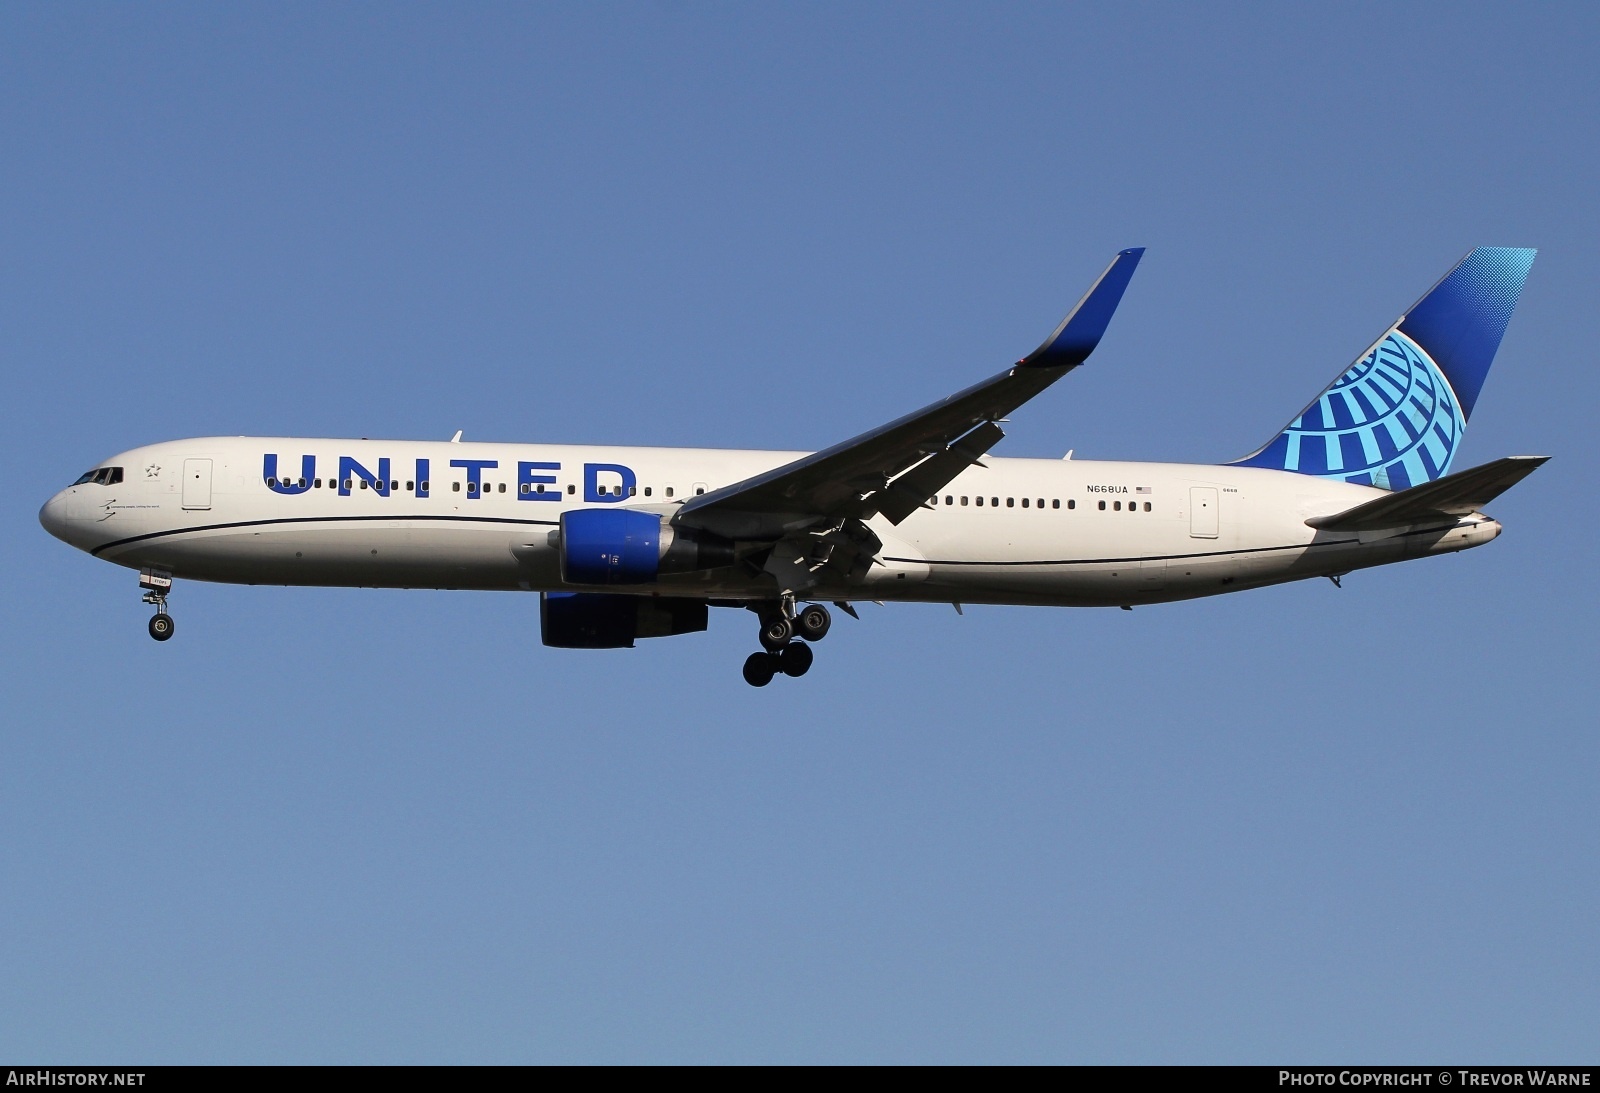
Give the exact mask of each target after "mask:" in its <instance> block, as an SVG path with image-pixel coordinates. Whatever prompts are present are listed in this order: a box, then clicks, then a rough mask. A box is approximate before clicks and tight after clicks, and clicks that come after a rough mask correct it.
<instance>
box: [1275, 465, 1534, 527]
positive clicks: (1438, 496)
mask: <svg viewBox="0 0 1600 1093" xmlns="http://www.w3.org/2000/svg"><path fill="white" fill-rule="evenodd" d="M1549 458H1550V457H1549V456H1547V455H1508V456H1506V457H1505V458H1504V459H1496V460H1495V461H1494V462H1492V463H1485V464H1484V465H1483V466H1481V467H1473V468H1472V469H1471V470H1466V471H1461V472H1460V473H1458V474H1451V475H1446V476H1445V477H1444V478H1440V479H1436V480H1435V481H1432V482H1425V483H1423V484H1422V485H1420V486H1412V487H1411V488H1410V489H1409V490H1401V491H1400V492H1399V493H1392V494H1390V495H1389V496H1388V497H1380V498H1378V499H1377V500H1376V501H1368V502H1367V503H1366V504H1364V505H1357V506H1356V507H1355V508H1353V509H1346V510H1345V511H1343V512H1340V513H1335V514H1334V515H1332V516H1314V517H1312V518H1311V519H1309V520H1307V521H1306V524H1307V525H1308V526H1310V527H1314V528H1316V529H1317V530H1319V531H1380V530H1383V529H1385V528H1397V527H1407V526H1410V525H1412V524H1426V523H1431V522H1433V521H1436V520H1448V519H1451V518H1454V517H1458V516H1466V515H1468V514H1469V513H1473V512H1477V511H1478V510H1479V509H1481V508H1483V506H1485V505H1487V504H1488V503H1489V502H1490V501H1493V500H1494V499H1495V498H1496V497H1499V496H1500V495H1501V494H1502V493H1504V492H1506V490H1509V489H1510V488H1511V487H1512V486H1515V485H1516V484H1517V483H1518V482H1521V481H1522V480H1523V479H1524V478H1526V477H1528V475H1530V474H1532V473H1533V472H1534V471H1536V470H1538V469H1539V468H1540V467H1541V466H1542V465H1543V464H1544V463H1545V461H1546V460H1548V459H1549Z"/></svg>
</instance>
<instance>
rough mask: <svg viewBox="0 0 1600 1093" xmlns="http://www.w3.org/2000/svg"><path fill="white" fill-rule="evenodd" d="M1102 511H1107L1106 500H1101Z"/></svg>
mask: <svg viewBox="0 0 1600 1093" xmlns="http://www.w3.org/2000/svg"><path fill="white" fill-rule="evenodd" d="M1100 511H1101V512H1104V511H1106V503H1105V502H1104V501H1102V502H1100Z"/></svg>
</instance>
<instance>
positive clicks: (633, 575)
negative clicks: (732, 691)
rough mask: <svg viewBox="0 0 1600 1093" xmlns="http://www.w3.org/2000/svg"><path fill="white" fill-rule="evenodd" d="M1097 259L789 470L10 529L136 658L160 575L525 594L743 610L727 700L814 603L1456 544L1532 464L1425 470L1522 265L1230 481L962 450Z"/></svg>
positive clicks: (1222, 580) (1065, 350) (1384, 559)
mask: <svg viewBox="0 0 1600 1093" xmlns="http://www.w3.org/2000/svg"><path fill="white" fill-rule="evenodd" d="M1143 254H1144V249H1143V248H1133V249H1130V250H1125V251H1121V252H1120V253H1118V254H1117V255H1116V257H1115V258H1114V259H1113V260H1112V262H1111V264H1110V265H1109V266H1108V267H1107V268H1106V270H1105V272H1104V273H1102V274H1101V275H1100V277H1099V278H1098V279H1097V280H1096V281H1095V282H1094V284H1093V285H1092V286H1091V287H1090V289H1089V291H1088V292H1087V293H1086V294H1085V295H1084V296H1083V298H1082V299H1081V300H1080V301H1079V302H1078V304H1077V306H1076V307H1074V308H1073V309H1072V311H1071V312H1069V313H1068V315H1067V316H1066V318H1064V319H1063V320H1062V321H1061V323H1060V324H1059V325H1058V326H1057V327H1056V329H1055V331H1054V332H1053V333H1052V334H1051V335H1050V337H1048V338H1046V339H1045V341H1044V342H1043V344H1041V345H1040V346H1039V347H1038V348H1037V349H1035V350H1034V351H1033V352H1032V353H1029V354H1028V355H1027V356H1025V357H1023V358H1022V359H1021V360H1019V361H1017V362H1016V364H1014V365H1012V366H1011V367H1009V368H1007V369H1005V370H1004V371H1002V372H1000V373H998V374H997V375H995V376H992V377H990V378H989V379H986V380H984V381H982V382H980V383H977V384H975V385H973V386H971V387H968V388H967V389H965V390H963V391H960V392H958V393H956V394H953V395H951V396H950V397H948V398H946V399H943V400H941V401H939V402H936V403H933V404H932V405H930V406H927V407H924V408H923V409H921V410H918V411H916V412H914V413H911V414H907V415H906V416H904V417H901V418H898V419H896V420H894V421H891V422H889V423H888V424H886V425H883V426H880V427H879V428H876V429H872V430H870V431H868V432H866V433H863V434H861V435H860V436H857V437H854V438H853V439H850V440H846V441H844V442H843V443H840V444H836V445H834V446H833V447H831V448H825V449H823V450H821V451H818V452H787V451H784V452H779V451H739V450H719V449H711V448H698V449H688V448H682V449H680V448H644V447H621V446H579V445H558V444H496V443H468V442H465V441H463V440H462V439H461V433H460V432H457V433H456V435H455V437H454V438H453V439H452V440H450V441H447V442H446V441H439V442H422V441H386V440H365V439H363V440H328V439H300V438H264V439H263V438H251V437H207V438H202V439H194V440H177V441H170V442H166V443H160V444H152V445H149V446H146V447H140V448H134V449H132V450H130V451H126V452H123V453H121V454H119V455H116V456H113V457H112V458H111V459H109V460H106V461H105V462H103V463H101V464H98V465H97V466H95V467H94V468H92V469H91V470H89V471H87V472H85V473H84V474H83V476H82V477H80V478H79V479H78V480H77V481H76V482H74V483H73V484H72V485H70V486H68V487H67V488H66V489H64V490H62V491H61V492H59V493H57V494H56V495H55V496H54V497H52V498H51V499H50V500H49V501H48V502H46V503H45V505H44V507H43V509H41V511H40V513H39V520H40V523H41V524H43V525H44V527H45V529H46V530H48V531H49V532H50V533H51V534H52V535H54V536H56V537H57V538H60V539H62V540H64V541H65V542H67V543H69V544H71V545H73V546H75V547H78V548H80V549H82V550H84V551H87V552H88V553H89V554H92V555H94V556H95V557H97V558H103V559H105V560H106V561H110V562H114V563H116V564H118V565H121V566H126V567H128V568H130V569H137V570H138V571H139V583H140V587H141V589H142V590H143V592H144V597H143V598H144V602H145V603H147V604H150V605H152V606H154V608H155V613H154V615H153V617H152V618H151V619H150V623H149V630H150V635H151V636H152V637H153V638H155V639H156V640H158V641H166V640H168V639H169V638H171V637H172V635H173V632H174V625H173V620H172V616H171V614H169V613H168V610H167V597H168V595H169V593H170V592H171V589H172V584H173V581H174V580H176V579H180V578H182V579H188V580H199V581H223V582H232V583H242V584H279V585H322V586H345V587H349V586H356V587H378V588H439V589H503V590H508V591H525V592H537V593H539V598H540V622H541V630H542V640H543V642H544V644H545V645H548V646H555V647H561V648H579V649H614V648H632V647H633V646H634V643H635V641H636V640H637V639H640V638H648V637H663V636H669V635H675V634H687V633H694V632H698V631H702V630H705V629H707V626H708V619H709V615H710V611H709V609H710V608H712V607H730V608H745V609H748V610H750V611H752V612H754V614H755V615H756V617H757V620H758V622H759V627H758V637H759V643H760V645H761V649H760V651H758V652H754V653H752V654H750V656H749V657H748V659H746V661H745V663H744V669H743V674H744V678H745V680H746V681H747V682H748V683H750V684H751V685H753V686H756V687H764V686H766V685H767V684H769V683H770V682H771V681H772V680H773V679H774V678H775V677H776V676H777V675H780V674H781V675H785V676H791V677H798V676H801V675H804V674H805V673H806V672H807V670H809V669H810V667H811V664H812V659H813V654H812V650H811V647H810V643H814V642H817V641H820V640H821V639H822V638H823V637H824V636H825V635H826V634H827V633H828V630H829V628H830V626H831V625H832V615H831V613H830V612H829V610H828V605H829V604H832V605H833V606H836V607H838V608H840V609H841V610H843V611H845V612H846V613H848V614H850V615H851V616H853V617H856V618H859V617H860V616H859V614H858V613H857V611H856V609H855V607H854V606H853V605H854V603H855V602H859V601H862V600H867V601H872V602H880V603H882V602H893V601H918V602H937V603H950V604H954V605H955V607H956V609H957V610H958V611H959V610H961V608H962V605H964V604H1018V605H1036V606H1050V605H1056V606H1077V607H1088V606H1100V607H1121V608H1130V609H1131V608H1132V607H1135V606H1140V605H1145V604H1155V603H1164V602H1169V601H1175V600H1186V599H1192V598H1196V597H1200V596H1212V595H1218V594H1221V593H1226V592H1237V591H1242V590H1244V589H1247V588H1260V587H1263V586H1266V585H1273V584H1280V583H1283V582H1286V581H1296V580H1304V579H1307V578H1314V577H1327V578H1330V579H1331V580H1332V581H1333V583H1334V584H1336V585H1337V584H1339V583H1340V579H1341V578H1342V577H1343V576H1344V575H1345V574H1347V573H1350V572H1351V571H1353V570H1357V569H1364V568H1367V567H1371V566H1378V565H1386V564H1389V563H1391V562H1398V561H1402V560H1404V559H1408V558H1415V557H1420V556H1423V555H1430V554H1444V553H1450V552H1453V551H1459V550H1466V549H1469V548H1471V547H1475V546H1480V545H1482V544H1484V543H1487V542H1489V541H1490V540H1492V539H1494V538H1496V537H1497V536H1498V535H1499V534H1500V531H1501V526H1500V524H1499V523H1498V522H1497V521H1495V520H1494V519H1492V518H1490V517H1489V516H1486V515H1485V514H1484V513H1483V512H1482V511H1481V510H1482V508H1483V506H1485V505H1487V504H1488V503H1489V502H1490V501H1492V500H1494V499H1495V498H1496V497H1498V496H1499V495H1500V494H1501V493H1502V492H1504V491H1505V490H1507V489H1509V488H1510V487H1511V486H1513V485H1515V484H1516V483H1517V482H1519V481H1521V480H1522V479H1523V478H1524V477H1526V476H1527V475H1529V474H1531V473H1532V472H1533V471H1534V470H1535V469H1537V468H1538V467H1539V466H1540V465H1541V464H1543V463H1544V462H1545V461H1546V459H1547V458H1548V457H1546V456H1508V457H1505V458H1501V459H1497V460H1494V461H1493V462H1490V463H1486V464H1484V465H1482V466H1478V467H1474V468H1471V469H1470V470H1464V471H1459V472H1455V473H1451V471H1450V467H1451V463H1452V461H1453V459H1454V457H1455V454H1456V451H1457V449H1458V448H1459V447H1460V444H1461V440H1462V436H1463V432H1464V430H1465V427H1466V424H1467V420H1468V418H1469V417H1470V416H1471V414H1472V410H1473V407H1474V406H1475V405H1476V403H1477V400H1478V395H1479V392H1480V391H1481V389H1482V387H1483V382H1484V379H1485V377H1486V376H1487V374H1488V371H1489V366H1490V364H1491V363H1492V362H1493V359H1494V356H1495V353H1496V351H1497V350H1498V348H1499V346H1500V341H1501V339H1502V337H1503V335H1504V333H1505V329H1506V325H1507V323H1509V321H1510V318H1511V312H1512V309H1513V308H1514V307H1515V305H1516V302H1517V299H1518V297H1519V296H1520V294H1521V291H1522V286H1523V283H1524V282H1525V280H1526V278H1527V275H1528V271H1529V270H1530V269H1531V268H1532V265H1533V258H1534V254H1535V252H1534V251H1533V250H1531V249H1524V248H1508V247H1481V248H1478V249H1477V250H1474V251H1471V252H1470V253H1469V254H1467V255H1466V257H1464V258H1463V259H1462V260H1461V261H1460V262H1459V263H1457V265H1456V266H1455V267H1454V268H1452V269H1451V270H1450V272H1449V273H1447V274H1446V275H1445V276H1444V278H1443V279H1442V280H1440V281H1439V282H1438V284H1436V285H1435V286H1434V287H1433V288H1432V289H1430V290H1429V291H1428V292H1427V293H1426V294H1425V295H1423V297H1422V298H1421V299H1420V300H1418V301H1417V303H1416V304H1415V305H1414V306H1413V307H1412V308H1411V309H1410V310H1408V311H1407V312H1406V313H1405V314H1404V315H1402V316H1401V317H1400V318H1399V319H1398V320H1396V321H1395V322H1394V323H1393V324H1392V325H1391V326H1390V327H1389V328H1388V329H1387V330H1386V331H1384V333H1383V335H1382V336H1381V337H1379V338H1378V340H1377V341H1376V342H1374V343H1373V344H1372V345H1371V346H1369V347H1368V348H1367V350H1366V351H1365V352H1364V353H1363V354H1361V356H1359V357H1358V358H1357V359H1356V362H1355V364H1353V365H1351V366H1350V367H1348V368H1347V369H1345V370H1343V371H1341V372H1340V373H1339V374H1338V376H1336V377H1335V379H1334V381H1333V382H1332V383H1331V384H1330V385H1329V386H1328V387H1327V388H1326V389H1324V390H1323V391H1322V393H1321V394H1319V395H1318V396H1317V397H1316V398H1315V399H1313V400H1312V402H1311V403H1310V404H1309V405H1308V406H1307V407H1306V408H1305V409H1304V410H1302V411H1301V412H1300V413H1299V414H1298V415H1296V416H1295V418H1294V419H1293V420H1291V421H1290V422H1289V424H1288V425H1286V426H1284V428H1283V429H1282V430H1281V431H1279V432H1278V433H1277V434H1275V435H1274V436H1273V437H1272V439H1271V440H1269V441H1268V442H1267V443H1266V444H1264V445H1262V446H1261V447H1260V448H1258V449H1257V450H1256V451H1254V452H1252V453H1251V454H1249V455H1247V456H1245V457H1243V458H1241V459H1236V460H1234V461H1232V462H1230V463H1225V464H1221V465H1208V464H1171V463H1129V462H1098V461H1091V460H1080V459H1073V458H1072V453H1071V452H1069V453H1068V454H1067V457H1066V458H1064V459H1014V458H1002V457H997V456H991V455H989V452H990V450H991V449H993V448H994V446H995V445H996V444H997V443H998V442H999V441H1000V439H1001V438H1002V437H1003V436H1004V435H1005V433H1004V431H1003V430H1002V428H1001V425H1002V423H1004V422H1008V421H1009V415H1011V414H1012V413H1014V412H1015V411H1016V410H1017V409H1018V408H1020V407H1021V406H1022V405H1023V404H1024V403H1026V402H1027V401H1028V400H1029V399H1031V398H1033V397H1034V396H1035V395H1038V394H1039V393H1040V392H1042V391H1043V390H1045V389H1046V388H1047V387H1049V386H1050V385H1051V384H1053V383H1055V381H1056V380H1058V379H1060V378H1061V377H1062V376H1065V375H1066V374H1067V373H1068V372H1071V371H1072V370H1073V369H1075V368H1077V367H1078V366H1079V365H1081V364H1083V363H1084V361H1086V360H1087V359H1088V358H1089V355H1090V354H1091V353H1092V352H1093V351H1094V350H1095V348H1096V346H1098V345H1099V343H1100V341H1101V338H1102V336H1103V335H1104V334H1105V332H1106V329H1107V327H1108V325H1109V323H1110V321H1111V317H1112V314H1113V313H1114V312H1115V310H1116V308H1117V305H1118V303H1119V302H1120V301H1121V299H1122V296H1123V293H1124V291H1125V290H1126V288H1127V287H1128V283H1129V281H1130V279H1131V278H1132V276H1133V272H1134V269H1135V268H1136V267H1137V265H1138V264H1139V260H1140V258H1141V257H1142V256H1143Z"/></svg>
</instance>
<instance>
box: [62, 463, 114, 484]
mask: <svg viewBox="0 0 1600 1093" xmlns="http://www.w3.org/2000/svg"><path fill="white" fill-rule="evenodd" d="M121 481H122V468H121V467H96V468H95V469H94V470H92V471H84V472H83V473H82V474H81V475H79V476H78V480H77V481H76V482H74V483H73V485H74V486H81V485H83V484H84V483H86V482H93V483H94V484H95V485H97V486H115V485H116V484H117V483H118V482H121Z"/></svg>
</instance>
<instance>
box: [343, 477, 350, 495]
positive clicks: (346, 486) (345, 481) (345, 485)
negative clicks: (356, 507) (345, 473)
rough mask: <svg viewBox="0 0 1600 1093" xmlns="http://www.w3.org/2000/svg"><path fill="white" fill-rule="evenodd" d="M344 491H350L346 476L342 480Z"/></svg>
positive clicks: (348, 480)
mask: <svg viewBox="0 0 1600 1093" xmlns="http://www.w3.org/2000/svg"><path fill="white" fill-rule="evenodd" d="M344 492H345V493H349V492H350V479H348V478H346V479H345V480H344Z"/></svg>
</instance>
